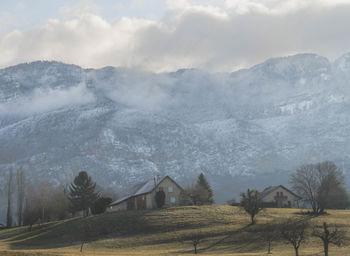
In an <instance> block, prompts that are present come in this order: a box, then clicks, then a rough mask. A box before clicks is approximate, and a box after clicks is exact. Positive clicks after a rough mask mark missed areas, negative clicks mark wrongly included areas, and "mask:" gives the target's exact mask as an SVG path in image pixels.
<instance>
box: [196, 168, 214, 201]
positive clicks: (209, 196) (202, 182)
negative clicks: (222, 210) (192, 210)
mask: <svg viewBox="0 0 350 256" xmlns="http://www.w3.org/2000/svg"><path fill="white" fill-rule="evenodd" d="M197 186H199V187H201V188H203V189H204V190H205V191H206V198H204V200H203V202H202V204H213V202H214V199H213V190H212V189H211V187H210V185H209V183H208V181H207V178H206V177H205V176H204V174H203V173H201V174H200V175H199V176H198V180H197Z"/></svg>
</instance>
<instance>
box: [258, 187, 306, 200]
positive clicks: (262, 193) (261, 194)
mask: <svg viewBox="0 0 350 256" xmlns="http://www.w3.org/2000/svg"><path fill="white" fill-rule="evenodd" d="M277 188H283V189H284V190H286V191H288V192H289V193H291V194H292V195H294V196H295V197H297V198H298V199H301V197H300V196H298V195H297V194H295V193H294V192H292V191H291V190H289V189H288V188H286V187H285V186H282V185H278V186H270V187H267V188H265V189H264V190H263V191H262V192H261V193H260V196H261V198H264V197H265V196H267V195H268V194H270V193H272V192H273V191H275V190H276V189H277Z"/></svg>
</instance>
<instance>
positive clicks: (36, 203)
mask: <svg viewBox="0 0 350 256" xmlns="http://www.w3.org/2000/svg"><path fill="white" fill-rule="evenodd" d="M27 187H28V188H27V196H26V200H25V207H24V214H23V221H24V224H25V225H33V224H34V223H35V222H37V221H38V220H40V222H47V221H50V220H62V219H65V218H66V217H67V214H68V207H69V201H68V198H67V195H66V193H65V190H64V188H63V187H62V186H57V187H56V186H54V185H53V184H52V183H49V182H40V183H38V184H36V185H35V186H34V185H31V184H29V185H28V186H27Z"/></svg>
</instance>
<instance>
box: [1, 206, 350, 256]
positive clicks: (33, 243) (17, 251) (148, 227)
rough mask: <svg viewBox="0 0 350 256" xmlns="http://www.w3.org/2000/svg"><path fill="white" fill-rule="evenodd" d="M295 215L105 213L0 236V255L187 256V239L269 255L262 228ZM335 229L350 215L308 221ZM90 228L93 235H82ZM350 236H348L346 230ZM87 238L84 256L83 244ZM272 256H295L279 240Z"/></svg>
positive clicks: (179, 210) (219, 210)
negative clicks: (251, 218)
mask: <svg viewBox="0 0 350 256" xmlns="http://www.w3.org/2000/svg"><path fill="white" fill-rule="evenodd" d="M300 212H301V210H298V209H267V210H265V211H263V212H262V213H261V214H260V215H259V216H258V224H256V225H254V226H251V225H249V217H248V216H247V215H245V214H244V213H243V212H242V211H240V210H239V209H238V208H237V207H231V206H202V207H175V208H168V209H164V210H153V211H150V210H147V211H128V212H117V213H106V214H103V215H99V216H91V217H88V218H74V219H70V220H65V221H60V222H52V223H47V224H45V225H42V226H41V227H37V226H36V227H35V228H34V230H33V231H32V232H28V228H27V227H21V228H13V229H8V230H2V231H0V255H11V256H13V255H18V256H32V255H33V256H34V255H35V256H39V255H67V256H68V255H71V256H73V255H169V254H170V255H171V254H173V255H188V254H193V246H192V241H191V238H192V237H193V236H194V235H200V236H201V237H202V239H201V242H200V244H199V253H200V254H205V255H218V254H220V255H255V256H256V255H267V254H266V242H265V240H264V235H263V234H264V233H263V231H264V227H266V225H271V223H272V222H273V223H275V222H278V220H280V219H283V218H287V217H298V216H299V217H300V216H301V214H300ZM323 221H327V223H332V224H338V225H340V226H341V227H342V228H343V229H345V230H349V225H350V211H341V210H337V211H335V210H334V211H328V214H327V215H322V216H318V217H314V218H312V220H311V222H312V223H313V224H317V223H319V224H321V223H322V222H323ZM86 223H89V226H90V227H92V231H91V232H90V233H89V235H88V236H86V234H82V233H83V230H84V226H85V225H86ZM349 231H350V230H349ZM348 236H349V237H348V238H347V239H348V240H346V242H345V244H344V246H343V247H341V248H337V247H333V246H331V248H330V255H334V256H336V255H342V256H344V255H350V253H349V252H350V242H349V241H350V232H349V234H348ZM86 238H88V240H89V242H88V243H87V244H86V245H85V246H84V251H83V254H81V253H80V252H79V249H80V244H81V240H82V239H86ZM272 246H273V250H272V252H273V255H283V256H288V255H294V251H293V248H292V247H291V246H290V245H289V244H286V243H285V242H284V241H283V240H282V239H277V241H275V242H273V244H272ZM300 254H301V255H309V256H311V255H313V256H315V255H322V246H321V244H320V242H319V241H318V240H317V239H313V238H311V239H309V240H308V241H307V243H306V244H304V245H302V246H301V248H300Z"/></svg>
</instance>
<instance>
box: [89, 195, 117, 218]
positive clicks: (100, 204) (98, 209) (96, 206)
mask: <svg viewBox="0 0 350 256" xmlns="http://www.w3.org/2000/svg"><path fill="white" fill-rule="evenodd" d="M110 203H112V198H110V197H99V198H98V199H97V200H96V201H95V202H94V203H93V204H92V206H91V213H92V214H101V213H104V212H105V211H106V209H107V206H108V205H109V204H110Z"/></svg>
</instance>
